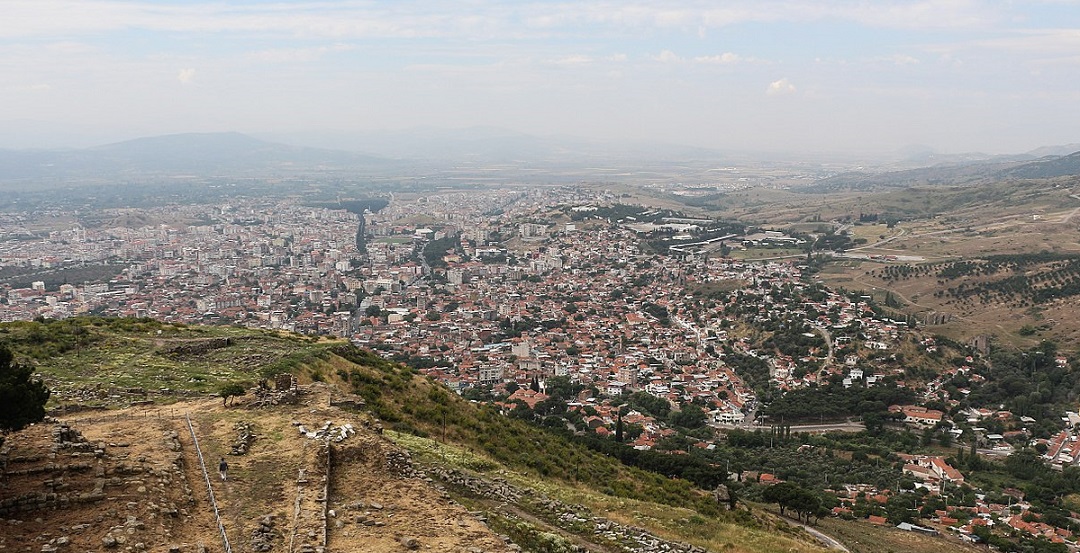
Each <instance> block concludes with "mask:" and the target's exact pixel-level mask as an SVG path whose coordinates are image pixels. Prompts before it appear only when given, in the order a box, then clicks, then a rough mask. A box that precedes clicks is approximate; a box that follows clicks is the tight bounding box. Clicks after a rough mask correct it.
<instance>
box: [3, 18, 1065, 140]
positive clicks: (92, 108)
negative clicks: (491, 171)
mask: <svg viewBox="0 0 1080 553" xmlns="http://www.w3.org/2000/svg"><path fill="white" fill-rule="evenodd" d="M0 126H2V127H3V128H2V129H0V132H4V133H7V134H8V135H11V134H16V135H18V134H19V133H22V136H24V137H25V142H26V144H25V145H26V146H28V147H29V146H52V145H61V146H66V145H77V144H76V143H77V142H79V141H80V140H81V141H84V142H85V141H94V140H106V139H110V140H111V139H122V138H133V137H137V136H149V135H159V134H171V133H180V132H216V131H239V132H246V133H277V134H287V133H294V132H296V133H299V132H306V133H311V132H327V133H331V132H333V133H342V132H345V133H348V132H359V131H373V130H400V129H413V128H417V127H437V128H451V129H452V128H468V127H475V126H491V127H500V128H505V129H511V130H514V131H519V132H524V133H529V134H535V135H540V136H552V135H558V136H572V137H580V138H586V139H590V140H597V141H625V140H634V141H659V142H667V143H678V144H687V145H696V146H704V147H710V148H718V149H730V150H740V151H799V152H815V151H820V152H870V151H880V152H886V151H893V150H898V149H902V148H906V147H910V146H913V145H925V146H929V147H931V148H934V149H936V150H938V151H940V152H946V153H959V152H974V151H979V152H986V153H1017V152H1023V151H1028V150H1031V149H1033V148H1036V147H1039V146H1045V145H1056V144H1065V143H1074V142H1080V0H1014V1H1007V0H1000V1H989V0H933V1H899V0H897V1H892V0H779V1H773V0H761V1H753V2H750V1H744V2H729V1H725V0H702V1H694V0H660V1H638V0H625V1H604V0H599V1H574V0H567V1H500V2H496V1H494V0H467V1H453V0H431V1H425V0H395V1H382V0H367V1H317V0H316V1H297V0H277V1H273V2H264V1H231V2H224V1H220V0H219V1H205V2H204V1H181V0H154V1H143V2H125V1H111V0H110V1H104V0H0ZM35 142H36V143H35ZM65 142H66V143H65Z"/></svg>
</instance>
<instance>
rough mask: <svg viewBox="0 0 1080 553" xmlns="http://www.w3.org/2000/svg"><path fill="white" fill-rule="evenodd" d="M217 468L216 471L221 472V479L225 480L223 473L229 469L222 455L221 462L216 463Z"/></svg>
mask: <svg viewBox="0 0 1080 553" xmlns="http://www.w3.org/2000/svg"><path fill="white" fill-rule="evenodd" d="M217 469H218V473H220V474H221V479H222V480H223V481H224V480H225V473H226V472H228V470H229V464H228V463H226V462H225V458H224V457H222V458H221V462H220V463H218V467H217Z"/></svg>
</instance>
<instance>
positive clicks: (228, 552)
mask: <svg viewBox="0 0 1080 553" xmlns="http://www.w3.org/2000/svg"><path fill="white" fill-rule="evenodd" d="M184 419H185V420H187V426H188V430H190V431H191V441H193V442H195V454H196V455H197V456H198V458H199V467H201V468H202V473H203V478H205V479H206V491H207V492H208V493H209V494H210V505H211V506H212V507H213V508H214V518H215V519H216V520H217V526H218V531H220V532H221V542H222V543H223V544H224V545H225V553H232V546H231V545H229V536H228V535H227V534H226V533H225V524H223V523H222V522H221V511H219V510H218V505H217V500H216V499H214V487H213V486H212V485H211V484H210V473H209V472H207V470H206V460H205V459H203V454H202V449H201V448H200V447H199V438H197V437H196V436H195V427H194V426H192V424H191V417H190V416H189V415H184Z"/></svg>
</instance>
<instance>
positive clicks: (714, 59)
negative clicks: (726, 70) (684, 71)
mask: <svg viewBox="0 0 1080 553" xmlns="http://www.w3.org/2000/svg"><path fill="white" fill-rule="evenodd" d="M741 60H742V58H741V57H740V56H739V55H738V54H735V53H732V52H724V53H723V54H717V55H715V56H698V57H696V58H694V61H696V62H698V63H719V64H725V65H726V64H729V63H736V62H739V61H741Z"/></svg>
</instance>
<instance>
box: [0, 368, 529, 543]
mask: <svg viewBox="0 0 1080 553" xmlns="http://www.w3.org/2000/svg"><path fill="white" fill-rule="evenodd" d="M329 396H330V393H329V391H328V388H326V387H321V386H316V387H310V388H308V389H307V391H306V392H305V393H302V394H300V397H299V402H298V403H296V404H293V405H276V406H270V407H261V408H256V409H251V408H247V407H245V406H244V405H243V404H240V403H238V404H237V405H236V406H230V407H225V406H223V405H222V402H221V401H220V400H218V399H206V400H199V401H191V402H184V403H177V404H173V405H170V406H164V407H163V406H142V407H132V408H128V409H124V410H121V411H109V412H103V411H95V412H83V413H77V414H73V415H70V416H64V417H62V418H60V419H56V420H49V421H47V422H45V423H41V424H38V425H35V426H32V427H30V428H28V429H26V430H24V431H22V432H19V433H16V434H13V435H11V436H9V437H8V440H7V442H6V443H5V445H4V448H3V452H2V456H0V460H2V462H3V464H4V474H3V480H2V488H0V519H3V520H5V522H3V529H2V531H0V549H4V550H9V551H34V552H38V551H43V552H48V551H106V550H113V551H172V552H177V551H183V552H196V551H198V552H202V551H223V550H225V542H224V540H223V538H222V535H221V533H220V532H219V530H218V525H217V519H216V517H215V512H214V503H213V502H212V501H211V496H210V492H209V491H208V487H207V478H206V476H204V473H203V469H202V464H201V463H200V460H199V455H198V453H197V450H201V452H202V456H203V457H204V458H205V459H206V464H207V471H208V474H209V484H210V487H211V488H212V492H213V497H214V498H215V500H216V504H217V508H218V513H220V519H221V523H222V525H223V527H224V531H225V535H226V536H227V538H228V542H229V544H230V545H231V549H232V550H233V551H290V552H292V551H296V552H304V551H321V550H324V549H326V550H336V551H371V552H383V551H405V550H409V549H418V550H426V551H440V552H441V551H447V552H453V551H461V552H466V551H469V552H475V551H507V550H508V547H510V546H509V545H508V544H507V543H506V542H505V541H504V540H503V539H501V538H500V536H498V535H496V534H495V533H494V532H492V531H491V530H490V529H489V528H488V527H487V526H486V525H485V524H484V523H483V521H482V520H481V517H477V516H473V515H470V513H469V512H468V511H467V510H466V509H465V508H464V507H462V506H461V505H459V504H457V503H455V502H454V501H452V500H451V499H450V498H449V496H448V495H447V494H446V493H445V492H443V491H441V490H440V489H439V488H438V487H436V486H433V485H432V484H431V483H430V482H429V481H426V480H425V479H424V478H422V477H420V475H418V474H417V473H416V472H415V471H414V469H413V468H412V467H411V463H410V462H409V457H408V455H407V454H406V453H405V452H403V451H401V450H400V449H398V448H397V447H395V446H394V445H393V444H392V443H391V442H390V441H388V440H387V439H385V438H383V437H382V436H381V435H380V433H379V432H378V428H377V426H375V425H373V424H372V423H371V422H370V420H369V419H368V418H367V417H366V416H365V415H360V414H357V413H356V412H354V411H350V410H345V409H340V408H337V407H331V406H330V405H329ZM188 420H190V421H191V427H192V428H193V429H194V436H195V438H197V439H198V448H197V447H196V444H195V442H194V440H193V436H192V432H191V431H190V430H189V427H188ZM304 431H306V433H305V432H304ZM327 444H329V445H327ZM234 448H235V450H234ZM245 449H246V451H245ZM328 449H329V460H328V457H327V454H328ZM234 453H239V454H234ZM221 457H224V458H225V459H226V460H227V462H228V464H229V470H228V479H227V481H222V480H221V479H220V478H219V477H218V474H217V461H218V459H219V458H221ZM326 498H329V501H327V500H326Z"/></svg>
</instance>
